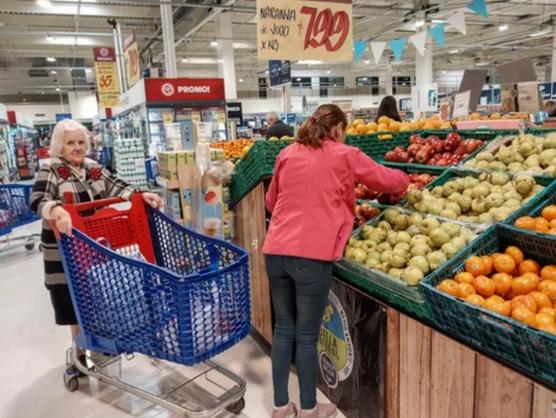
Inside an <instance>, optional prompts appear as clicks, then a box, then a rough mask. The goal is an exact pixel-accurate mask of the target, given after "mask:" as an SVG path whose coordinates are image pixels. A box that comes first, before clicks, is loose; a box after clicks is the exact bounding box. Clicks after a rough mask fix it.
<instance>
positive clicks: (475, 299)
mask: <svg viewBox="0 0 556 418" xmlns="http://www.w3.org/2000/svg"><path fill="white" fill-rule="evenodd" d="M465 301H466V302H469V303H472V304H473V305H477V306H480V307H481V308H484V307H486V300H485V298H483V297H482V296H481V295H469V296H467V297H466V298H465Z"/></svg>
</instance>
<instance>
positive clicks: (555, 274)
mask: <svg viewBox="0 0 556 418" xmlns="http://www.w3.org/2000/svg"><path fill="white" fill-rule="evenodd" d="M541 277H542V278H543V279H545V280H554V281H556V265H554V264H549V265H547V266H544V267H543V268H542V270H541Z"/></svg>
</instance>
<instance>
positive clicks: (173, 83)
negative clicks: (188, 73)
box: [145, 78, 225, 103]
mask: <svg viewBox="0 0 556 418" xmlns="http://www.w3.org/2000/svg"><path fill="white" fill-rule="evenodd" d="M145 90H146V93H147V101H148V102H174V103H179V102H197V101H219V100H224V98H225V91H224V79H222V78H148V79H145Z"/></svg>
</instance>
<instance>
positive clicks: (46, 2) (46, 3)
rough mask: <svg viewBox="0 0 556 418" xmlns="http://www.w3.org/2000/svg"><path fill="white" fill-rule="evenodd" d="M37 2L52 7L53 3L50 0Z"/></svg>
mask: <svg viewBox="0 0 556 418" xmlns="http://www.w3.org/2000/svg"><path fill="white" fill-rule="evenodd" d="M37 4H38V5H39V6H40V7H52V3H50V0H37Z"/></svg>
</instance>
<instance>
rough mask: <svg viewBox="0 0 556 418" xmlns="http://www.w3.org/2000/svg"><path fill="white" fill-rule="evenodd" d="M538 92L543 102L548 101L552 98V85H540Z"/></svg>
mask: <svg viewBox="0 0 556 418" xmlns="http://www.w3.org/2000/svg"><path fill="white" fill-rule="evenodd" d="M539 92H540V93H541V97H542V99H543V100H550V99H551V98H552V83H540V84H539Z"/></svg>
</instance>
